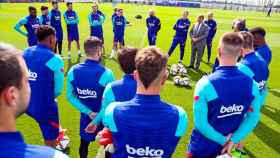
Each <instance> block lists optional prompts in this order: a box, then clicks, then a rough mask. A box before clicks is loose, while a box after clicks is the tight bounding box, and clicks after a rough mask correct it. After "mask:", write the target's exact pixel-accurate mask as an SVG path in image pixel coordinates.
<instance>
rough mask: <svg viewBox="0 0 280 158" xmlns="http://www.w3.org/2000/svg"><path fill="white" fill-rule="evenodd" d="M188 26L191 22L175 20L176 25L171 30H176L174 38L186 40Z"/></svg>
mask: <svg viewBox="0 0 280 158" xmlns="http://www.w3.org/2000/svg"><path fill="white" fill-rule="evenodd" d="M190 25H191V22H190V20H189V19H179V20H177V22H176V24H175V25H174V26H173V29H174V30H176V34H175V38H182V39H185V38H187V36H188V31H189V27H190Z"/></svg>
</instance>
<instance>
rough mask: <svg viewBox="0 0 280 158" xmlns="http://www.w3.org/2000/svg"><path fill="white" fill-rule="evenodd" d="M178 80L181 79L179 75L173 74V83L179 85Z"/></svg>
mask: <svg viewBox="0 0 280 158" xmlns="http://www.w3.org/2000/svg"><path fill="white" fill-rule="evenodd" d="M180 80H181V77H180V76H175V77H174V78H173V82H174V84H175V85H179V84H180Z"/></svg>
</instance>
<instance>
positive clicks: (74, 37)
mask: <svg viewBox="0 0 280 158" xmlns="http://www.w3.org/2000/svg"><path fill="white" fill-rule="evenodd" d="M66 5H67V11H66V12H65V13H64V20H65V22H66V24H67V34H68V59H71V43H72V42H73V41H76V43H77V49H78V55H79V57H81V51H80V37H79V29H78V24H79V17H78V14H77V13H76V12H75V11H74V10H73V6H72V3H71V2H67V3H66Z"/></svg>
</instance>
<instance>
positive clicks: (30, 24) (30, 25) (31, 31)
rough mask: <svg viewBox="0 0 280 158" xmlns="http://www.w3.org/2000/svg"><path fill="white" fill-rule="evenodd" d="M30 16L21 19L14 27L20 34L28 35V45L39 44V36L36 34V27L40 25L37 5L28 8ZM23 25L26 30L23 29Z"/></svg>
mask: <svg viewBox="0 0 280 158" xmlns="http://www.w3.org/2000/svg"><path fill="white" fill-rule="evenodd" d="M28 10H29V16H27V17H25V18H23V19H21V20H20V21H19V22H18V23H17V24H16V25H15V27H14V29H15V30H16V31H17V32H19V33H20V34H22V35H24V36H26V37H27V42H28V46H34V45H36V44H37V42H38V41H37V37H36V35H35V31H36V29H37V28H38V27H39V25H40V23H39V18H37V11H36V8H35V7H32V6H30V7H29V8H28ZM21 26H24V27H25V29H26V32H24V31H23V30H21V28H20V27H21Z"/></svg>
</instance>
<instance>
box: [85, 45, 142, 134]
mask: <svg viewBox="0 0 280 158" xmlns="http://www.w3.org/2000/svg"><path fill="white" fill-rule="evenodd" d="M137 51H138V50H137V49H135V48H123V49H122V50H120V51H119V52H118V54H117V56H118V61H119V64H120V67H121V69H122V71H123V72H124V73H125V75H124V76H123V78H122V79H121V80H117V81H114V82H111V83H109V84H108V85H107V86H106V88H105V90H104V93H103V100H102V107H101V110H100V112H99V113H98V114H97V116H96V117H95V118H94V119H93V120H92V122H91V124H90V125H89V126H88V127H87V129H88V130H87V131H88V132H89V133H94V132H95V130H96V128H97V125H99V124H100V123H101V122H102V119H103V117H104V112H105V110H106V108H107V107H108V105H109V104H111V103H113V102H123V101H128V100H130V99H132V98H133V97H134V96H135V94H136V81H135V79H134V77H133V72H134V71H135V56H136V53H137ZM124 92H125V93H124ZM93 126H95V127H93Z"/></svg>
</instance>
